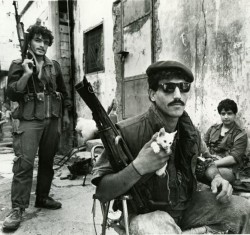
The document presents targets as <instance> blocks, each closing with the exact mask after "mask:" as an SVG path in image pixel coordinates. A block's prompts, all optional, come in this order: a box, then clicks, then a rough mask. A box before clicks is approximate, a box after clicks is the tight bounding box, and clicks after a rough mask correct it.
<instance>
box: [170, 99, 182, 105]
mask: <svg viewBox="0 0 250 235" xmlns="http://www.w3.org/2000/svg"><path fill="white" fill-rule="evenodd" d="M176 104H179V105H181V106H185V104H184V102H183V101H182V100H174V101H172V102H170V103H169V104H168V106H174V105H176Z"/></svg>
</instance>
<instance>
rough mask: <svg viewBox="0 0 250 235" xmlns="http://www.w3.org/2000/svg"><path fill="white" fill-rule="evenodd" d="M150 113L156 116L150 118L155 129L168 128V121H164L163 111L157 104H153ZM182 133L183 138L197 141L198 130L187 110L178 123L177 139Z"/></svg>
mask: <svg viewBox="0 0 250 235" xmlns="http://www.w3.org/2000/svg"><path fill="white" fill-rule="evenodd" d="M149 115H153V116H154V117H153V118H150V120H151V124H152V125H153V129H154V130H156V131H159V130H160V128H162V127H165V129H167V128H166V126H167V123H166V122H164V120H163V118H162V114H161V111H160V110H159V108H157V106H156V105H155V104H152V105H151V107H150V108H149ZM180 134H181V138H184V139H185V140H189V141H191V142H197V138H198V135H197V130H196V128H195V126H194V124H193V122H192V121H191V119H190V117H189V115H188V114H187V112H186V111H184V112H183V114H182V115H181V116H180V118H179V120H178V123H177V139H179V138H180Z"/></svg>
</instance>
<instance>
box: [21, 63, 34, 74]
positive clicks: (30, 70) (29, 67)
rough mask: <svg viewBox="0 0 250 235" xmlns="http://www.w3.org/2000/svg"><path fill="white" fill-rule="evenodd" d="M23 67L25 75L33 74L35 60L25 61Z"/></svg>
mask: <svg viewBox="0 0 250 235" xmlns="http://www.w3.org/2000/svg"><path fill="white" fill-rule="evenodd" d="M22 66H23V70H24V74H27V75H31V74H32V73H33V68H34V66H35V64H34V61H33V60H30V59H24V61H23V63H22Z"/></svg>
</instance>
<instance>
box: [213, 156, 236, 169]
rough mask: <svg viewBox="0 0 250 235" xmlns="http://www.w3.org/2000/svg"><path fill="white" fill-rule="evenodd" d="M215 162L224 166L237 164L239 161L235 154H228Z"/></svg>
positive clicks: (218, 165)
mask: <svg viewBox="0 0 250 235" xmlns="http://www.w3.org/2000/svg"><path fill="white" fill-rule="evenodd" d="M214 163H215V165H216V166H217V167H222V166H232V165H234V164H236V163H237V162H236V160H235V159H234V157H233V156H227V157H224V158H221V159H219V160H216V161H214Z"/></svg>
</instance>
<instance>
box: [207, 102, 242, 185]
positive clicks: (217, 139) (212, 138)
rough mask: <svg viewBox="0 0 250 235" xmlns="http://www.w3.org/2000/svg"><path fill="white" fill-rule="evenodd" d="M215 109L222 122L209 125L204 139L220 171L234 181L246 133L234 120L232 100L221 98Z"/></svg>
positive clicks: (235, 111) (234, 104)
mask: <svg viewBox="0 0 250 235" xmlns="http://www.w3.org/2000/svg"><path fill="white" fill-rule="evenodd" d="M217 110H218V113H219V114H220V117H221V121H222V123H221V124H215V125H213V126H211V127H210V128H209V129H208V131H207V133H206V134H205V137H204V141H205V143H206V145H207V147H208V149H209V152H210V154H212V156H213V163H214V164H215V165H216V166H217V168H218V170H219V171H220V173H221V174H222V175H223V177H224V178H225V179H227V180H228V181H229V182H234V180H235V173H236V172H237V169H238V168H239V167H240V166H241V165H242V162H243V157H244V155H245V152H246V148H247V133H246V132H245V131H244V130H243V129H242V128H240V127H239V126H238V125H237V124H236V122H235V118H236V114H237V111H238V108H237V104H236V103H235V102H234V101H233V100H230V99H225V100H222V101H221V102H220V103H219V105H218V107H217Z"/></svg>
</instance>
